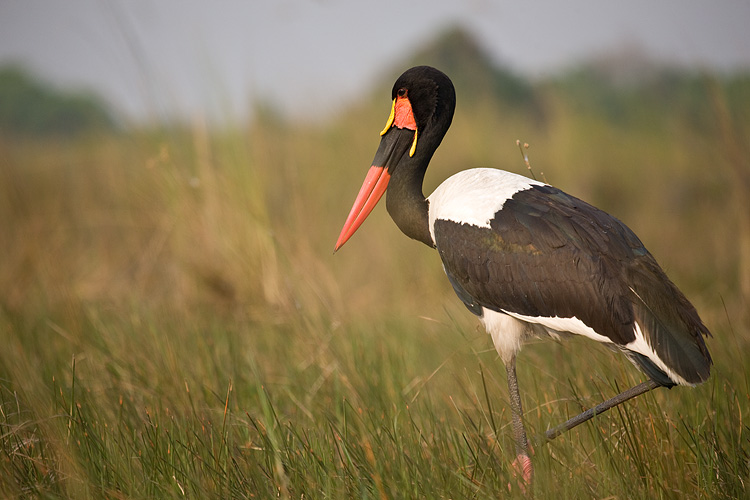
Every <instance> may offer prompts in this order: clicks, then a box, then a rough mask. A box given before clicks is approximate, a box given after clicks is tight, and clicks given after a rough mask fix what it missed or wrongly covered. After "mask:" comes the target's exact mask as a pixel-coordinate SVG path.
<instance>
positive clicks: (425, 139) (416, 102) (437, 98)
mask: <svg viewBox="0 0 750 500" xmlns="http://www.w3.org/2000/svg"><path fill="white" fill-rule="evenodd" d="M391 98H392V99H393V102H392V104H391V114H390V116H389V117H388V121H387V122H386V124H385V128H384V129H383V130H382V132H380V135H381V136H382V138H381V139H380V146H379V147H378V150H377V152H376V153H375V158H374V159H373V161H372V166H371V167H370V170H369V171H368V173H367V177H365V181H364V183H363V184H362V187H361V188H360V190H359V194H358V195H357V199H356V200H355V201H354V205H353V206H352V209H351V211H350V212H349V217H347V219H346V223H345V224H344V227H343V229H342V230H341V234H340V235H339V239H338V241H337V242H336V247H335V248H334V251H336V250H338V249H339V248H341V246H343V244H344V243H346V241H347V240H348V239H349V238H350V237H351V236H352V235H353V234H354V233H355V232H356V231H357V229H359V226H361V225H362V223H363V222H364V220H365V219H366V218H367V216H368V215H370V212H372V210H373V208H375V205H377V203H378V201H379V200H380V198H381V197H382V196H383V194H384V193H385V191H386V188H387V187H388V183H389V181H390V180H391V177H392V176H393V174H394V172H395V171H396V170H397V169H406V168H414V169H421V175H422V176H424V169H426V168H427V164H428V163H429V161H430V158H431V157H432V154H433V153H434V152H435V149H437V147H438V145H439V144H440V141H441V140H442V139H443V136H444V135H445V132H446V131H447V130H448V127H449V126H450V124H451V121H452V120H453V111H454V109H455V106H456V93H455V90H454V88H453V83H452V82H451V81H450V79H449V78H448V77H447V76H446V75H445V74H444V73H443V72H441V71H439V70H437V69H435V68H432V67H430V66H416V67H414V68H411V69H409V70H407V71H405V72H404V74H402V75H401V76H400V77H398V79H397V80H396V83H395V84H394V85H393V90H392V92H391Z"/></svg>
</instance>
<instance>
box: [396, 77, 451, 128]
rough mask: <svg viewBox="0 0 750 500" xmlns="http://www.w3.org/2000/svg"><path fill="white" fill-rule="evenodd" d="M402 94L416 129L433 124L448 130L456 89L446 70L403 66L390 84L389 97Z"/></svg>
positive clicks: (429, 126) (430, 126)
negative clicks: (402, 70)
mask: <svg viewBox="0 0 750 500" xmlns="http://www.w3.org/2000/svg"><path fill="white" fill-rule="evenodd" d="M404 94H405V95H406V96H408V98H409V101H410V102H411V106H412V109H413V110H414V119H415V120H416V122H417V128H418V129H419V130H421V131H427V130H429V129H431V128H432V127H433V126H435V125H441V127H440V128H443V129H444V130H443V134H444V133H445V131H446V130H448V127H449V126H450V124H451V121H452V120H453V112H454V110H455V109H456V91H455V89H454V88H453V82H451V80H450V78H448V77H447V76H446V74H445V73H443V72H442V71H440V70H437V69H435V68H433V67H431V66H415V67H413V68H411V69H408V70H406V71H405V72H404V73H403V74H402V75H401V76H400V77H398V80H396V83H395V84H394V85H393V91H392V92H391V99H396V97H398V96H399V95H401V96H402V97H403V96H404Z"/></svg>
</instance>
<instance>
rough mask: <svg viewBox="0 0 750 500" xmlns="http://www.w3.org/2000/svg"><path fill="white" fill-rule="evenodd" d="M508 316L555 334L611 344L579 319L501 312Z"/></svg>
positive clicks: (606, 338)
mask: <svg viewBox="0 0 750 500" xmlns="http://www.w3.org/2000/svg"><path fill="white" fill-rule="evenodd" d="M503 312H504V313H505V314H507V315H509V316H513V317H514V318H516V319H520V320H521V321H525V322H527V323H536V324H538V325H542V326H544V327H545V328H548V329H550V330H553V331H556V332H567V333H574V334H576V335H582V336H584V337H588V338H590V339H591V340H596V341H597V342H602V343H604V344H611V343H612V340H611V339H610V338H609V337H606V336H604V335H601V334H598V333H596V331H595V330H594V329H593V328H591V327H590V326H588V325H587V324H586V323H584V322H583V321H581V320H580V319H578V318H576V317H575V316H573V317H572V318H560V317H558V316H553V317H543V316H541V317H540V316H524V315H523V314H517V313H514V312H510V311H503Z"/></svg>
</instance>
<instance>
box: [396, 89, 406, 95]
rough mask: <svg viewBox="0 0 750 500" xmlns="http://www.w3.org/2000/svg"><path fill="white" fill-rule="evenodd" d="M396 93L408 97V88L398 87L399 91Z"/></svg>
mask: <svg viewBox="0 0 750 500" xmlns="http://www.w3.org/2000/svg"><path fill="white" fill-rule="evenodd" d="M396 94H398V96H399V97H406V89H404V88H401V89H398V92H396Z"/></svg>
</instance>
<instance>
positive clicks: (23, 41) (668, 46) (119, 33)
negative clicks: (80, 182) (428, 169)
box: [0, 0, 750, 120]
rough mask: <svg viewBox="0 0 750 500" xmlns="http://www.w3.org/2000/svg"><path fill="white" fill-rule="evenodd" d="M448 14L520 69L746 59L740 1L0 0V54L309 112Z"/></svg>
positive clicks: (342, 98) (33, 64)
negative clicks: (613, 61)
mask: <svg viewBox="0 0 750 500" xmlns="http://www.w3.org/2000/svg"><path fill="white" fill-rule="evenodd" d="M457 24H458V25H461V26H463V27H464V28H465V29H467V30H468V31H470V32H471V33H472V34H473V35H474V36H475V37H476V38H477V40H478V41H479V43H480V44H481V46H482V47H483V48H484V49H485V51H486V52H487V53H488V54H490V56H491V57H492V58H493V60H494V61H495V62H497V63H501V64H504V65H506V66H508V67H510V68H511V69H513V70H515V71H517V72H518V73H520V74H522V75H526V76H528V77H531V78H536V77H540V76H544V75H549V74H554V73H555V72H557V71H560V70H563V69H565V68H569V67H572V66H575V65H576V64H579V63H581V62H582V61H585V60H586V59H589V58H591V57H598V56H603V55H606V54H607V53H609V52H616V51H618V50H620V49H622V48H623V47H630V48H637V49H638V50H640V51H642V52H643V53H645V54H647V55H648V56H649V57H652V58H654V59H656V60H659V61H665V62H668V63H669V64H674V65H680V66H687V67H695V68H700V69H707V70H712V71H718V72H733V71H741V70H748V69H750V29H749V28H748V26H750V1H749V0H719V1H717V0H657V1H654V0H628V1H626V2H622V1H621V2H613V1H604V0H568V1H565V2H561V1H557V0H539V1H524V2H509V1H504V0H496V1H490V0H468V1H466V2H455V1H453V2H450V1H445V0H401V1H396V0H379V1H377V2H362V1H354V0H275V1H271V0H269V1H259V0H243V1H235V0H231V1H230V0H214V1H210V2H209V1H197V0H179V1H178V0H65V1H50V0H2V1H0V65H2V64H6V63H20V64H22V65H24V66H25V67H26V68H27V69H28V70H29V71H31V72H32V73H33V74H34V75H36V76H39V77H42V78H44V79H46V80H49V81H51V82H53V83H55V84H57V85H59V86H62V87H65V88H85V89H90V90H93V91H94V92H96V93H98V94H99V95H100V96H102V97H103V98H104V99H105V101H106V102H107V103H109V104H110V105H111V106H112V107H113V108H114V109H116V110H118V111H119V113H121V114H122V115H123V116H125V117H126V118H127V119H129V120H143V119H160V118H165V117H169V116H178V117H183V118H190V117H195V116H205V117H209V118H211V119H216V118H218V119H227V118H228V119H242V118H243V117H245V116H246V115H247V113H248V112H249V110H250V109H251V107H252V103H253V102H256V101H259V100H265V101H268V102H270V103H271V104H272V105H273V106H274V107H275V108H277V109H279V110H282V111H283V112H285V113H287V114H289V115H290V116H299V117H307V118H311V117H312V118H314V117H315V116H326V115H329V114H330V113H331V112H335V111H336V110H338V109H340V108H341V107H342V106H344V105H346V103H349V102H352V101H355V100H356V99H357V96H358V95H360V94H364V95H369V93H371V92H372V91H373V85H375V84H382V82H384V81H389V80H391V79H394V80H395V78H396V77H397V76H398V74H400V73H401V71H402V70H404V69H406V68H400V67H398V66H397V65H398V64H399V63H401V62H402V61H404V60H406V59H408V58H409V56H410V55H411V54H412V53H413V52H414V51H415V50H417V49H419V48H421V47H422V46H423V45H424V44H426V43H427V42H429V41H430V40H431V39H433V38H434V37H435V36H436V35H437V34H438V33H439V32H440V31H441V30H444V29H446V28H447V27H450V26H454V25H457ZM389 90H390V89H389V88H386V89H385V90H384V92H385V93H388V92H389Z"/></svg>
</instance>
